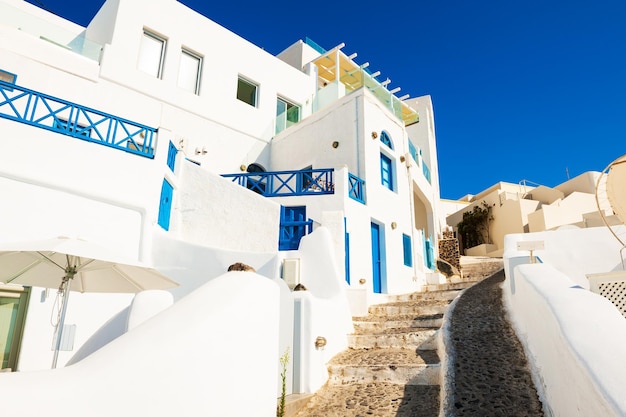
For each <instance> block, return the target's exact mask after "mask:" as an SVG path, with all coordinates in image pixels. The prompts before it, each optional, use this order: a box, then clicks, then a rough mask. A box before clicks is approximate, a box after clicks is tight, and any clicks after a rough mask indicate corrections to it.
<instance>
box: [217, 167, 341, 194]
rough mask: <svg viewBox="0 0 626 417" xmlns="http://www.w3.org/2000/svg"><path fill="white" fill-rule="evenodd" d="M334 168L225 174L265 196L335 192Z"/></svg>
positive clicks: (225, 176) (226, 176)
mask: <svg viewBox="0 0 626 417" xmlns="http://www.w3.org/2000/svg"><path fill="white" fill-rule="evenodd" d="M333 172H334V169H333V168H324V169H304V170H299V171H273V172H269V171H268V172H245V173H240V174H224V175H222V177H224V178H232V181H233V182H236V183H238V184H239V185H242V186H244V187H246V188H248V189H250V190H252V191H254V192H257V193H259V194H261V195H262V196H265V197H286V196H300V195H322V194H334V193H335V184H334V183H333Z"/></svg>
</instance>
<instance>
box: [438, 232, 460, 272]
mask: <svg viewBox="0 0 626 417" xmlns="http://www.w3.org/2000/svg"><path fill="white" fill-rule="evenodd" d="M439 258H441V259H443V260H444V261H446V262H448V263H449V264H450V265H452V266H453V267H455V268H456V269H458V270H459V271H460V270H461V255H460V252H459V240H458V239H457V238H456V237H454V232H452V231H445V232H443V236H442V238H441V239H439Z"/></svg>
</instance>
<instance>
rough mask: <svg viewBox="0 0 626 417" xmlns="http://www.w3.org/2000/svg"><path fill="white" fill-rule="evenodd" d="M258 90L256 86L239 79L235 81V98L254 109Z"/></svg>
mask: <svg viewBox="0 0 626 417" xmlns="http://www.w3.org/2000/svg"><path fill="white" fill-rule="evenodd" d="M258 89H259V87H258V86H257V85H256V84H254V83H252V82H250V81H248V80H246V79H244V78H241V77H239V80H238V81H237V98H238V99H239V100H241V101H243V102H244V103H248V104H249V105H251V106H254V107H256V105H257V94H258V93H257V90H258Z"/></svg>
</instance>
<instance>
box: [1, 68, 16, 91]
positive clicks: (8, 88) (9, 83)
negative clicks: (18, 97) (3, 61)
mask: <svg viewBox="0 0 626 417" xmlns="http://www.w3.org/2000/svg"><path fill="white" fill-rule="evenodd" d="M3 75H4V78H7V76H8V78H13V79H12V80H11V81H5V83H7V84H8V85H15V83H16V82H17V74H13V73H12V72H9V71H5V70H3V69H0V77H1V76H3ZM0 80H1V78H0ZM0 88H4V89H6V90H8V91H13V87H5V86H4V85H2V84H0Z"/></svg>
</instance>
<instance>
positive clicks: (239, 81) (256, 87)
mask: <svg viewBox="0 0 626 417" xmlns="http://www.w3.org/2000/svg"><path fill="white" fill-rule="evenodd" d="M242 83H245V84H247V85H248V86H252V87H254V96H253V97H252V98H253V101H254V102H253V103H250V102H249V101H248V100H246V99H244V97H243V95H240V94H239V92H240V90H239V88H240V85H241V84H242ZM259 90H260V85H259V84H258V83H256V82H254V81H252V80H251V79H249V78H247V77H244V76H243V75H239V76H238V77H237V100H239V101H242V102H244V103H246V104H248V105H250V106H252V107H254V108H258V107H259Z"/></svg>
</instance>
